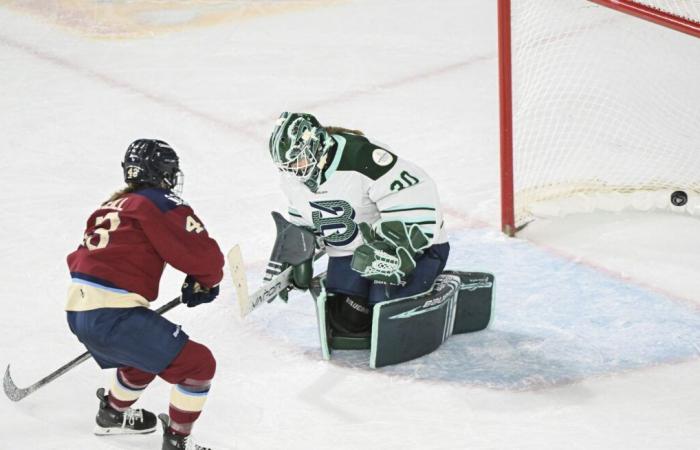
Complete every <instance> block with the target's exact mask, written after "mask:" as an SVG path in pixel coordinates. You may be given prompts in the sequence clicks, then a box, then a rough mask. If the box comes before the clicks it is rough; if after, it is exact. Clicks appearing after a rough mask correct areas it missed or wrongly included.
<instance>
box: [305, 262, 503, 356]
mask: <svg viewBox="0 0 700 450" xmlns="http://www.w3.org/2000/svg"><path fill="white" fill-rule="evenodd" d="M324 279H325V274H321V275H320V276H319V277H315V278H314V279H313V282H312V285H311V289H310V290H311V293H312V295H313V297H314V300H315V304H316V316H317V319H318V329H319V336H320V340H321V351H322V353H323V358H324V359H326V360H328V359H330V357H331V353H332V351H333V350H350V349H368V348H369V349H370V361H369V364H370V367H372V368H377V367H382V366H387V365H391V364H397V363H401V362H405V361H409V360H411V359H414V358H418V357H420V356H423V355H426V354H428V353H430V352H432V351H434V350H435V349H437V348H438V347H440V345H442V343H443V342H445V340H446V339H447V338H448V337H450V336H451V335H452V334H461V333H469V332H473V331H480V330H483V329H485V328H486V327H487V326H488V325H489V323H490V321H491V317H492V315H493V295H494V276H493V275H492V274H490V273H483V272H460V271H444V272H443V273H442V274H441V275H440V276H438V278H437V279H436V280H435V284H434V285H433V287H432V289H431V290H430V292H427V293H425V294H420V295H417V296H413V297H406V298H401V299H395V300H389V301H386V302H381V303H378V304H376V305H374V308H373V317H372V333H371V336H369V337H368V336H355V335H343V334H340V335H339V334H338V333H335V332H334V330H333V329H332V327H331V326H330V321H329V320H328V318H329V314H328V313H329V311H328V304H327V302H326V300H327V296H326V291H325V289H324V286H323V282H324Z"/></svg>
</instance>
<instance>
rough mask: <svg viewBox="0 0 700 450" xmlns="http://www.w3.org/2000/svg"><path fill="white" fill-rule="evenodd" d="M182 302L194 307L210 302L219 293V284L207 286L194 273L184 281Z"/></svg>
mask: <svg viewBox="0 0 700 450" xmlns="http://www.w3.org/2000/svg"><path fill="white" fill-rule="evenodd" d="M181 291H182V303H184V304H186V305H187V306H188V307H190V308H192V307H194V306H197V305H201V304H202V303H209V302H211V301H212V300H214V299H215V298H216V296H217V295H219V285H218V284H217V285H216V286H214V287H211V288H205V287H204V286H202V285H201V284H199V282H198V281H197V280H195V279H194V277H193V276H192V275H187V277H185V282H184V283H182V290H181Z"/></svg>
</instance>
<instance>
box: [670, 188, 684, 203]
mask: <svg viewBox="0 0 700 450" xmlns="http://www.w3.org/2000/svg"><path fill="white" fill-rule="evenodd" d="M671 203H673V205H674V206H683V205H685V204H686V203H688V194H686V193H685V192H683V191H675V192H674V193H673V194H671Z"/></svg>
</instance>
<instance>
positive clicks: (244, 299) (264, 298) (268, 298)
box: [227, 245, 326, 318]
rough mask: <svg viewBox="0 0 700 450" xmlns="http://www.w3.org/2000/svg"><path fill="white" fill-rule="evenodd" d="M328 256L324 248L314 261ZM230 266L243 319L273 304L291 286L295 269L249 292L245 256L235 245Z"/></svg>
mask: <svg viewBox="0 0 700 450" xmlns="http://www.w3.org/2000/svg"><path fill="white" fill-rule="evenodd" d="M325 254H326V249H325V248H322V249H321V250H319V251H318V252H316V253H315V254H314V261H317V260H318V259H319V258H321V257H322V256H323V255H325ZM227 257H228V265H229V268H230V269H231V277H232V278H233V284H234V286H235V287H236V296H237V297H238V306H239V307H240V311H241V318H244V317H245V316H247V315H248V314H250V313H251V312H252V311H253V310H254V309H256V308H257V307H258V306H260V305H262V304H263V303H270V302H272V301H273V300H274V299H275V297H277V294H279V293H280V292H282V291H283V290H285V289H286V288H287V287H288V286H289V277H290V276H291V274H292V270H293V267H292V266H290V267H287V268H286V269H285V270H283V271H282V272H280V273H279V274H278V275H275V276H274V277H272V279H271V280H269V281H267V282H265V283H264V284H263V285H262V286H260V287H259V288H258V290H256V291H255V292H253V293H252V294H250V293H249V292H248V281H247V279H246V275H245V266H244V265H243V255H242V254H241V248H240V247H239V246H238V245H235V246H234V247H233V248H232V249H231V250H230V251H229V252H228V255H227Z"/></svg>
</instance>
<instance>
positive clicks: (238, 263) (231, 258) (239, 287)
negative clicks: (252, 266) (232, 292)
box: [226, 245, 253, 318]
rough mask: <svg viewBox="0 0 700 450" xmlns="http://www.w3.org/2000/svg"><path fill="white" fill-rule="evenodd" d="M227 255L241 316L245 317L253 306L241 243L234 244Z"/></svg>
mask: <svg viewBox="0 0 700 450" xmlns="http://www.w3.org/2000/svg"><path fill="white" fill-rule="evenodd" d="M226 257H227V259H228V266H229V269H230V270H231V278H233V285H234V287H235V288H236V297H237V298H238V307H239V308H240V312H241V318H244V317H245V316H247V315H248V314H249V313H250V312H251V311H252V310H253V306H252V305H251V304H250V297H249V295H248V280H247V279H246V275H245V266H244V265H243V254H242V253H241V247H240V246H239V245H234V246H233V248H231V250H229V252H228V254H227V256H226Z"/></svg>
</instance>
